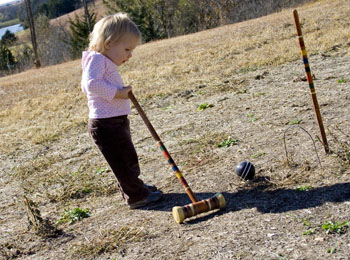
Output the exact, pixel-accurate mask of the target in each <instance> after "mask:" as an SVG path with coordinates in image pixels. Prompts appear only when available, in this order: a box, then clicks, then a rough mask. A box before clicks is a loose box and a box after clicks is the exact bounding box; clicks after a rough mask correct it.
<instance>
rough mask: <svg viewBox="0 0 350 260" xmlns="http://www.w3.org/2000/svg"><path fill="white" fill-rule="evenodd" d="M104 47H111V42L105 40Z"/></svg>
mask: <svg viewBox="0 0 350 260" xmlns="http://www.w3.org/2000/svg"><path fill="white" fill-rule="evenodd" d="M104 45H105V49H106V50H108V49H109V48H111V42H110V41H106V42H105V44H104Z"/></svg>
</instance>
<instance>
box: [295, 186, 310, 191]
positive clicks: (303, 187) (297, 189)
mask: <svg viewBox="0 0 350 260" xmlns="http://www.w3.org/2000/svg"><path fill="white" fill-rule="evenodd" d="M309 190H312V186H310V185H304V186H298V187H296V191H309Z"/></svg>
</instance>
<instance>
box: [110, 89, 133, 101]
mask: <svg viewBox="0 0 350 260" xmlns="http://www.w3.org/2000/svg"><path fill="white" fill-rule="evenodd" d="M130 91H131V86H126V87H124V88H123V89H118V91H117V93H116V94H115V96H114V98H121V99H128V98H129V97H128V93H129V92H130Z"/></svg>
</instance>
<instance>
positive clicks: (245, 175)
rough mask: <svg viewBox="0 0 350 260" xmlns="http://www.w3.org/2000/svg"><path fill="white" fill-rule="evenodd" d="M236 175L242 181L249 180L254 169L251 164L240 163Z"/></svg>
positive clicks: (252, 176)
mask: <svg viewBox="0 0 350 260" xmlns="http://www.w3.org/2000/svg"><path fill="white" fill-rule="evenodd" d="M236 174H237V175H238V176H239V177H241V178H242V179H243V180H251V179H253V178H254V175H255V167H254V165H253V164H252V163H251V162H240V163H239V164H238V165H237V167H236Z"/></svg>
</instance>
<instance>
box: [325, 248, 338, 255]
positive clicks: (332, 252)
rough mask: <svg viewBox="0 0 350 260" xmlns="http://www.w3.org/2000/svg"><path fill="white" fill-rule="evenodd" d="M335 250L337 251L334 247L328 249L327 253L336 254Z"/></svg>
mask: <svg viewBox="0 0 350 260" xmlns="http://www.w3.org/2000/svg"><path fill="white" fill-rule="evenodd" d="M335 252H337V249H336V248H334V247H332V248H328V249H327V253H329V254H334V253H335Z"/></svg>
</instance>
